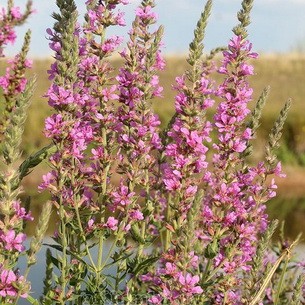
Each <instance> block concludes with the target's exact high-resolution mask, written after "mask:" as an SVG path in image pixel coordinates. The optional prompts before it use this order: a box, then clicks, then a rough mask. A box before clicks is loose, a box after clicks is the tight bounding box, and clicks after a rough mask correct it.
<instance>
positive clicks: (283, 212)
mask: <svg viewBox="0 0 305 305" xmlns="http://www.w3.org/2000/svg"><path fill="white" fill-rule="evenodd" d="M166 61H167V68H166V69H165V71H164V72H162V73H161V74H160V81H161V84H162V85H163V87H164V94H163V95H164V98H162V99H157V100H155V101H154V109H155V111H156V113H158V115H159V116H160V118H161V121H162V126H163V127H164V126H165V125H166V124H167V122H168V121H169V119H170V118H171V116H172V114H173V111H174V95H175V91H174V90H172V84H174V81H175V77H176V76H178V75H181V74H182V73H183V72H184V71H185V69H186V68H187V63H186V61H185V58H184V57H183V56H169V57H167V58H166ZM51 62H52V59H51V58H50V59H44V60H42V59H39V60H38V59H37V60H34V64H33V69H32V70H31V71H30V72H29V76H31V75H36V76H37V88H36V90H35V95H34V98H33V101H32V105H31V108H30V111H29V115H28V119H27V123H26V129H25V134H24V140H23V158H26V157H27V156H28V155H30V154H31V153H34V152H36V151H37V150H38V149H40V148H42V147H43V146H45V145H47V144H49V141H48V139H46V138H45V137H44V135H43V128H44V120H45V118H46V117H47V116H48V115H49V114H50V107H49V106H48V104H47V100H46V98H44V97H43V95H44V94H45V93H46V92H47V90H48V87H49V85H50V81H49V80H48V75H47V72H46V71H47V70H48V69H49V66H50V64H51ZM113 64H114V66H115V67H116V69H118V67H119V66H120V61H119V60H113ZM253 64H254V66H255V75H254V76H252V77H251V80H250V82H251V85H252V87H253V88H254V99H253V104H252V105H251V107H253V105H254V103H255V101H256V100H257V98H258V97H259V95H260V93H261V92H262V90H263V89H264V87H266V86H270V87H271V91H270V95H269V98H268V101H267V104H266V107H265V109H264V112H263V117H262V121H261V127H260V131H259V133H258V137H257V140H256V144H255V149H254V154H253V155H254V158H255V159H258V158H260V157H262V155H263V153H264V143H265V141H266V138H267V135H268V132H269V130H270V129H271V127H272V124H273V122H274V121H275V119H276V118H277V115H278V113H279V111H280V109H281V107H282V106H283V105H284V103H285V101H286V100H287V99H288V98H292V102H293V103H292V107H291V110H290V113H289V116H288V120H287V123H286V126H285V132H284V135H283V139H282V146H281V149H280V150H279V157H280V159H281V160H282V162H283V164H284V167H285V171H286V173H287V178H286V179H280V180H279V181H278V184H279V189H278V193H279V197H278V198H277V199H276V200H274V201H273V202H271V203H270V204H269V205H268V207H269V214H270V216H271V217H272V218H279V219H281V220H282V219H286V221H287V222H288V226H287V227H288V228H289V230H290V232H288V233H289V235H290V236H295V235H296V234H297V233H298V232H299V231H300V230H302V231H304V232H305V56H304V55H301V54H290V55H262V56H261V57H260V58H259V59H258V60H256V61H255V62H254V63H253ZM4 69H5V62H4V61H0V73H1V74H2V73H3V71H4ZM210 115H212V114H210ZM46 171H47V166H46V164H42V165H40V166H39V167H37V168H36V169H35V170H34V172H33V173H32V174H31V175H29V176H28V177H27V178H26V179H25V182H24V184H25V185H24V187H25V189H26V193H27V194H29V195H31V196H32V202H33V203H34V204H33V211H34V214H39V211H40V207H41V204H43V202H45V200H46V195H45V194H37V185H38V184H39V183H40V181H41V176H42V174H43V173H44V172H46ZM30 230H31V229H30ZM51 231H52V228H50V232H51Z"/></svg>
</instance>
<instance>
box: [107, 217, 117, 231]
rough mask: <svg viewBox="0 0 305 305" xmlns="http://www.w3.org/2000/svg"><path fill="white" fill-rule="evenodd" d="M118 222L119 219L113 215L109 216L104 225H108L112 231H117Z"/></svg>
mask: <svg viewBox="0 0 305 305" xmlns="http://www.w3.org/2000/svg"><path fill="white" fill-rule="evenodd" d="M118 223H119V222H118V220H117V219H115V218H114V217H112V216H111V217H109V218H108V220H107V222H106V223H105V224H104V227H106V228H108V229H110V230H112V231H115V230H117V229H118V226H117V225H118Z"/></svg>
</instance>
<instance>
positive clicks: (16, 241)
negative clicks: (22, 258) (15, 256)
mask: <svg viewBox="0 0 305 305" xmlns="http://www.w3.org/2000/svg"><path fill="white" fill-rule="evenodd" d="M1 239H2V242H3V244H4V248H5V249H6V250H8V251H12V250H17V251H19V252H22V251H24V250H25V247H24V245H23V244H22V243H23V242H24V241H25V240H26V235H25V234H24V233H18V234H17V235H16V232H15V231H14V230H9V231H8V232H6V233H4V234H2V236H1Z"/></svg>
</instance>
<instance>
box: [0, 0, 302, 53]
mask: <svg viewBox="0 0 305 305" xmlns="http://www.w3.org/2000/svg"><path fill="white" fill-rule="evenodd" d="M33 1H34V7H35V9H36V10H37V13H36V14H35V15H33V16H32V17H31V19H30V20H29V22H28V23H27V24H26V25H25V26H24V27H23V28H21V29H19V30H18V33H19V34H23V33H24V32H25V30H26V29H27V28H29V27H30V28H32V32H33V34H32V45H31V52H30V55H31V57H45V56H48V55H50V54H52V53H51V52H50V51H49V48H48V41H47V39H46V33H45V29H46V28H47V27H52V24H53V20H52V18H51V17H50V16H51V14H52V12H53V11H54V10H56V6H55V0H33ZM1 2H6V1H4V0H1ZM25 2H26V1H25V0H15V3H16V4H17V5H19V6H21V7H23V6H24V3H25ZM131 2H132V3H131V4H130V5H128V6H125V7H122V9H123V10H124V11H126V20H127V27H126V28H124V29H122V28H120V29H119V32H113V31H111V32H110V34H114V33H115V34H120V35H126V32H127V29H128V25H130V23H131V21H132V18H133V14H134V10H135V7H136V5H137V3H139V1H137V0H131ZM156 2H157V7H156V12H157V13H158V15H159V23H160V24H163V25H164V26H165V37H164V43H165V52H166V53H169V54H173V53H184V52H186V50H187V48H188V44H189V42H190V40H191V39H192V36H193V29H194V27H195V25H196V22H197V19H198V18H199V16H200V13H201V10H202V8H203V6H204V4H205V0H157V1H156ZM76 3H77V4H78V5H79V10H80V13H83V12H84V9H85V5H84V3H85V0H76ZM239 9H240V0H214V5H213V13H212V15H211V19H210V22H209V25H208V28H207V35H206V40H205V45H206V48H207V49H208V50H209V49H211V48H214V47H216V46H220V45H225V44H226V43H227V41H228V39H229V38H230V36H231V29H232V27H233V26H234V25H235V24H236V12H237V11H238V10H239ZM249 33H250V39H251V41H252V42H253V45H254V48H255V50H257V51H260V52H267V53H270V52H272V53H273V52H281V53H282V52H289V51H291V50H292V49H294V48H295V47H296V45H297V44H299V43H302V41H304V45H305V0H254V9H253V12H252V24H251V26H250V28H249ZM20 38H21V36H19V41H21V39H20ZM19 47H20V43H19V44H16V47H14V48H9V49H8V52H9V53H11V54H12V52H16V51H17V48H19Z"/></svg>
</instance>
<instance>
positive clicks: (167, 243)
mask: <svg viewBox="0 0 305 305" xmlns="http://www.w3.org/2000/svg"><path fill="white" fill-rule="evenodd" d="M171 201H172V195H171V194H169V195H168V201H167V207H166V214H165V222H166V223H169V220H170V216H171V208H170V203H171ZM164 234H165V236H164V251H165V252H166V251H167V250H168V249H169V246H170V231H169V229H167V228H165V233H164Z"/></svg>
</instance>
